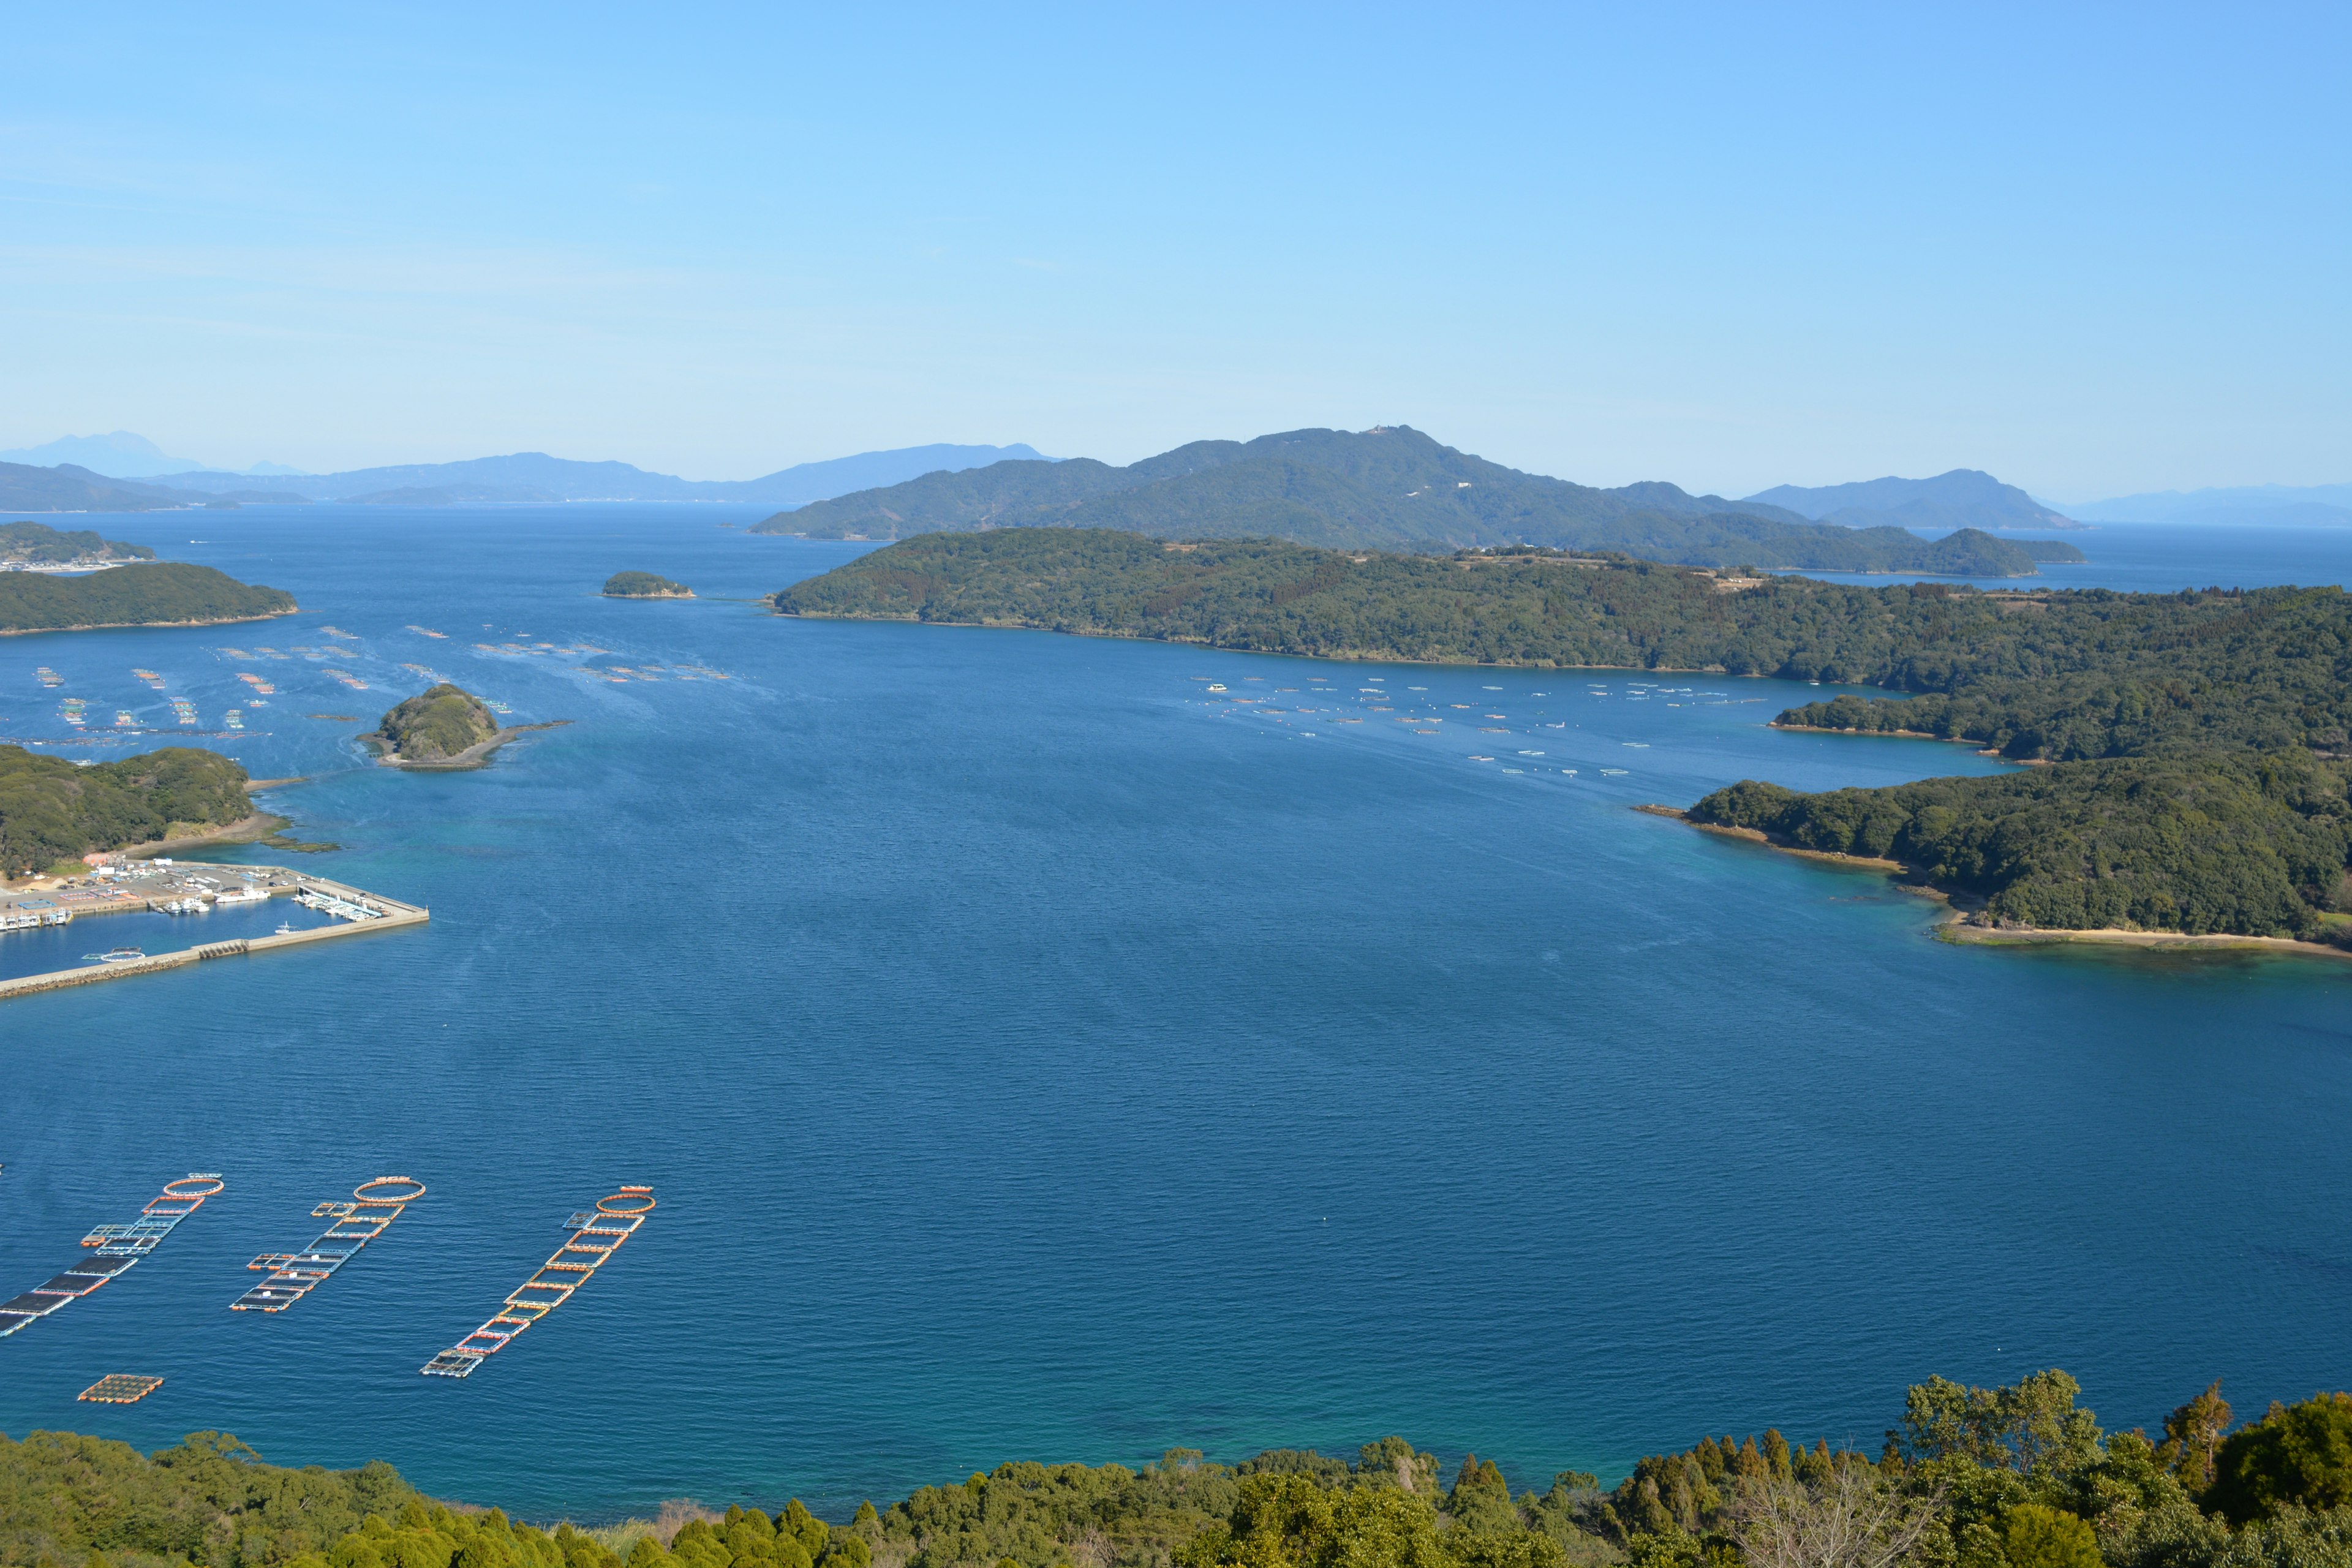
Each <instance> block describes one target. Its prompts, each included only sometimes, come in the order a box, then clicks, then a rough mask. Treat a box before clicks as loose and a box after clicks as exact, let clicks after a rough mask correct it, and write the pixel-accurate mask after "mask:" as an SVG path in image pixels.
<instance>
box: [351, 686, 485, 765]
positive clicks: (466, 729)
mask: <svg viewBox="0 0 2352 1568" xmlns="http://www.w3.org/2000/svg"><path fill="white" fill-rule="evenodd" d="M498 732H499V721H498V719H497V717H496V716H495V715H494V714H492V713H491V712H490V710H489V708H488V706H487V705H486V704H485V703H484V702H483V701H482V700H481V699H480V698H478V697H476V696H475V695H473V693H471V692H469V691H467V690H464V689H461V688H458V687H456V686H452V685H450V684H449V683H448V682H447V681H446V680H445V681H443V682H442V683H441V684H440V685H438V686H436V687H433V688H432V689H429V690H425V691H421V692H419V693H417V694H416V695H415V696H414V697H412V698H410V699H409V700H407V701H405V702H403V703H401V704H399V705H398V706H396V707H394V709H393V710H391V711H390V712H388V713H386V714H385V715H384V716H383V720H382V721H379V722H378V723H377V725H376V727H375V729H374V731H373V732H372V733H371V734H370V735H369V736H368V737H367V738H368V739H369V740H371V741H373V742H375V743H376V744H377V745H378V746H379V747H380V748H381V749H382V750H383V751H384V752H386V753H388V754H389V755H390V756H391V757H393V758H394V759H395V760H397V761H400V762H404V763H439V762H446V761H447V760H448V759H450V758H451V757H454V756H456V755H457V753H458V752H463V751H465V750H467V748H469V747H472V746H478V745H480V744H481V743H482V742H485V741H488V740H492V739H494V738H496V736H497V735H498Z"/></svg>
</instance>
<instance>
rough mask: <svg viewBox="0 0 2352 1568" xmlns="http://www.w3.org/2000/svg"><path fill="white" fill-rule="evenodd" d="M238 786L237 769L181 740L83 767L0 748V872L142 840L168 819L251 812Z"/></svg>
mask: <svg viewBox="0 0 2352 1568" xmlns="http://www.w3.org/2000/svg"><path fill="white" fill-rule="evenodd" d="M245 783H246V773H245V770H244V769H243V768H241V767H239V766H237V765H236V763H233V762H231V761H229V760H228V759H227V758H226V757H224V756H222V755H220V754H219V753H218V752H205V751H198V750H196V749H194V747H189V746H166V747H164V748H163V750H161V751H154V752H142V754H140V755H138V756H135V757H125V758H123V759H122V760H121V762H118V763H98V764H96V765H95V766H92V767H87V768H84V767H76V766H75V765H74V764H73V763H69V762H67V761H66V760H65V759H64V758H62V757H45V756H42V755H40V754H38V753H37V752H28V751H26V749H25V748H24V747H22V746H0V876H8V877H21V876H24V875H25V874H26V873H27V872H30V871H46V870H47V869H48V868H50V867H51V866H54V865H56V864H58V862H59V861H61V860H74V859H79V858H80V857H82V856H84V855H87V854H89V853H90V852H91V851H92V850H98V849H120V848H121V847H124V846H125V845H130V844H144V843H148V842H150V841H152V840H154V839H158V838H163V837H168V835H167V833H166V829H168V828H169V827H171V826H173V824H175V823H178V824H186V825H191V826H206V827H222V826H227V825H228V824H230V823H233V822H241V821H243V820H244V819H245V818H246V817H247V816H250V815H252V811H253V807H252V806H251V805H248V804H247V801H246V795H245Z"/></svg>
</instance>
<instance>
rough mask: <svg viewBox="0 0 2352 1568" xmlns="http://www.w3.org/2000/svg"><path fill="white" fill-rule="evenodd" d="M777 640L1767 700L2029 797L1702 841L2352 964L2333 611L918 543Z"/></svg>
mask: <svg viewBox="0 0 2352 1568" xmlns="http://www.w3.org/2000/svg"><path fill="white" fill-rule="evenodd" d="M775 604H776V607H777V608H778V609H779V610H781V611H782V612H784V613H786V614H795V615H819V616H856V617H864V618H877V619H885V618H887V619H907V620H927V621H953V622H964V623H971V624H978V625H989V626H1037V627H1045V628H1050V629H1053V630H1056V631H1068V632H1079V633H1089V634H1096V635H1104V636H1119V637H1160V638H1166V639H1168V640H1171V641H1180V642H1198V643H1204V644H1208V645H1210V646H1213V647H1231V648H1246V649H1252V650H1255V651H1261V652H1267V653H1287V654H1303V655H1309V656H1314V657H1320V658H1400V659H1415V660H1424V661H1433V662H1475V663H1491V664H1513V665H1526V666H1534V667H1538V668H1550V667H1554V666H1588V667H1589V666H1600V667H1609V668H1640V669H1685V670H1707V671H1711V672H1721V673H1724V674H1729V675H1774V676H1780V677H1784V678H1788V679H1801V680H1820V681H1835V682H1842V683H1844V682H1851V683H1855V684H1867V685H1874V686H1880V687H1886V688H1891V689H1894V690H1895V691H1897V692H1903V693H1908V694H1909V695H1906V696H1899V697H1892V698H1861V697H1854V696H1842V697H1837V698H1834V699H1832V700H1829V701H1825V702H1820V703H1813V704H1809V705H1807V706H1805V707H1802V708H1798V709H1792V710H1789V711H1788V712H1785V713H1782V714H1781V715H1780V719H1779V720H1778V722H1780V723H1781V724H1784V725H1801V726H1807V727H1812V728H1820V729H1833V730H1847V731H1864V732H1876V733H1900V734H1916V735H1928V736H1935V737H1938V738H1941V739H1947V740H1958V741H1967V742H1971V743H1973V744H1976V745H1978V746H1979V747H1981V748H1983V749H1985V750H1988V751H1991V752H1998V753H1999V754H2000V755H2002V756H2005V757H2009V758H2011V759H2013V760H2016V761H2021V762H2028V761H2030V762H2042V763H2055V764H2056V765H2055V766H2053V767H2050V768H2047V769H2039V770H2036V771H2035V772H2034V773H2032V774H2029V775H2025V776H2010V777H2001V778H1975V779H1969V778H1955V779H1934V780H1929V781H1927V782H1926V783H1924V784H1905V785H1899V786H1895V787H1894V788H1888V789H1877V790H1840V791H1834V792H1830V793H1826V794H1822V795H1795V794H1793V793H1791V792H1790V791H1788V790H1784V789H1780V788H1779V787H1778V786H1775V785H1772V784H1758V783H1755V782H1754V781H1748V782H1744V783H1742V784H1738V785H1736V786H1734V787H1733V788H1731V789H1727V790H1724V791H1720V792H1717V794H1715V795H1710V796H1708V797H1707V798H1706V800H1704V801H1702V802H1700V803H1699V804H1698V805H1697V806H1696V807H1695V808H1694V810H1693V813H1692V815H1693V816H1695V817H1696V818H1697V819H1698V820H1701V821H1706V822H1710V823H1717V824H1720V825H1723V826H1737V827H1747V828H1754V829H1757V830H1759V831H1761V832H1764V833H1766V834H1767V835H1769V836H1770V837H1774V838H1776V839H1779V840H1780V841H1783V842H1786V843H1790V844H1793V845H1797V846H1800V847H1807V848H1816V849H1824V850H1832V851H1836V852H1839V853H1844V854H1853V855H1864V856H1873V857H1885V858H1894V859H1898V860H1901V861H1904V862H1906V864H1908V865H1910V866H1912V867H1913V868H1916V871H1917V872H1918V874H1919V875H1921V876H1924V877H1927V878H1928V879H1931V880H1933V881H1935V882H1936V883H1937V885H1939V886H1947V887H1950V888H1954V889H1963V890H1966V891H1968V892H1970V893H1973V894H1976V895H1979V896H1981V897H1983V898H1985V899H1986V900H1989V903H1988V906H1987V909H1986V910H1985V912H1984V914H1983V916H1982V918H1984V919H1987V920H1990V921H2011V922H2016V923H2022V924H2029V925H2037V926H2048V927H2056V928H2065V929H2075V930H2081V929H2089V928H2097V927H2104V926H2133V927H2140V928H2144V929H2151V930H2167V931H2192V932H2234V933H2240V934H2247V935H2263V936H2297V937H2317V938H2322V939H2330V938H2332V939H2334V940H2338V941H2344V942H2352V921H2347V920H2346V919H2345V918H2344V917H2345V916H2347V915H2352V885H2347V879H2346V869H2347V854H2352V843H2347V833H2352V805H2347V769H2346V767H2345V766H2344V765H2343V764H2344V763H2346V762H2347V761H2352V738H2347V731H2352V596H2347V595H2346V594H2345V593H2344V592H2343V591H2342V590H2341V589H2337V588H2332V587H2331V588H2260V589H2209V590H2206V591H2204V592H2201V593H2181V594H2167V595H2149V594H2117V593H2110V592H2107V591H2105V590H2103V589H2090V590H2081V591H2075V592H2065V593H2058V592H2049V593H2038V594H2032V595H2025V594H2013V593H2000V594H1993V593H1979V592H1977V591H1976V590H1974V589H1970V588H1953V587H1948V586H1946V585H1943V584H1903V585H1899V586H1889V587H1877V588H1870V587H1854V586H1849V585H1845V584H1832V583H1818V582H1811V581H1808V580H1806V579H1803V578H1789V577H1778V578H1770V577H1768V578H1760V579H1759V578H1758V577H1754V576H1749V575H1738V574H1722V573H1717V572H1712V571H1698V570H1692V569H1688V568H1682V567H1675V566H1667V565H1661V564H1659V563H1654V562H1647V561H1638V560H1633V559H1631V558H1629V557H1625V556H1613V555H1612V556H1596V555H1568V554H1562V553H1560V552H1550V551H1534V550H1510V551H1501V552H1459V553H1457V554H1455V555H1454V556H1451V557H1445V558H1438V557H1431V556H1423V555H1391V554H1378V553H1372V552H1364V553H1349V552H1339V551H1328V550H1314V549H1309V548H1307V547H1305V546H1302V545H1295V544H1285V543H1280V542H1271V541H1221V542H1204V543H1201V544H1198V545H1170V544H1167V543H1163V542H1160V541H1157V540H1150V539H1144V538H1140V537H1139V536H1136V535H1133V534H1125V533H1115V532H1107V531H1083V530H1071V529H1051V530H1047V529H1024V530H1002V531H994V532H984V533H964V534H934V535H928V536H925V537H922V538H919V539H912V540H908V541H907V542H904V543H900V544H895V545H892V546H890V547H889V548H887V549H885V550H878V551H876V552H873V553H872V554H869V555H866V556H863V557H861V558H860V559H858V560H856V561H854V562H851V563H848V564H846V565H845V566H842V567H839V568H837V569H835V571H832V572H829V573H827V574H824V576H821V577H817V578H814V579H812V580H811V581H809V582H806V583H801V584H795V585H794V586H793V587H791V588H788V589H786V590H784V591H783V592H782V593H781V594H778V595H776V596H775Z"/></svg>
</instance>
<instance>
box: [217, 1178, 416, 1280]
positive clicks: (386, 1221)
mask: <svg viewBox="0 0 2352 1568" xmlns="http://www.w3.org/2000/svg"><path fill="white" fill-rule="evenodd" d="M424 1195H425V1184H424V1183H423V1182H420V1181H416V1180H415V1179H414V1178H412V1177H408V1176H378V1177H376V1178H375V1180H373V1181H372V1182H362V1183H361V1184H359V1185H358V1186H356V1187H354V1188H352V1201H351V1202H350V1203H347V1204H345V1203H333V1202H329V1203H323V1204H320V1205H319V1206H318V1207H317V1208H314V1209H312V1210H311V1211H310V1217H311V1218H313V1219H323V1220H326V1221H327V1222H328V1225H327V1228H326V1229H325V1230H323V1231H321V1232H320V1233H319V1236H318V1238H317V1239H316V1240H314V1241H312V1242H311V1243H310V1246H309V1247H305V1248H304V1249H303V1250H301V1251H300V1252H265V1253H263V1254H262V1255H261V1256H260V1257H258V1258H255V1259H254V1260H253V1261H252V1262H250V1263H248V1264H247V1265H246V1267H247V1268H257V1269H260V1270H261V1271H262V1272H263V1273H265V1274H267V1275H268V1279H264V1280H263V1281H262V1282H261V1283H260V1284H258V1285H256V1286H255V1287H254V1288H253V1289H250V1290H247V1292H246V1293H245V1294H244V1295H242V1296H239V1297H238V1298H237V1299H236V1300H234V1301H231V1302H230V1303H229V1304H228V1309H229V1310H230V1311H232V1312H282V1311H284V1310H286V1309H287V1308H289V1307H290V1306H292V1305H293V1304H294V1303H295V1302H297V1301H299V1300H301V1299H302V1298H303V1297H305V1296H307V1295H309V1294H310V1291H311V1290H312V1289H316V1288H317V1287H318V1286H319V1285H320V1284H321V1283H323V1282H324V1281H325V1280H326V1279H327V1277H328V1276H329V1275H331V1274H332V1273H333V1272H334V1271H335V1270H336V1269H338V1268H341V1267H342V1266H343V1265H344V1264H346V1263H349V1262H350V1261H351V1260H352V1258H356V1257H358V1256H359V1251H360V1248H361V1247H365V1246H366V1245H367V1244H368V1243H369V1242H371V1241H373V1240H374V1239H375V1238H376V1237H379V1236H382V1235H383V1233H384V1232H385V1231H386V1230H388V1229H390V1228H391V1226H392V1222H393V1221H394V1220H396V1219H398V1218H399V1217H400V1215H401V1213H402V1211H403V1210H404V1209H406V1208H407V1207H408V1205H410V1204H413V1203H415V1201H416V1200H417V1199H419V1198H421V1197H423V1196H424Z"/></svg>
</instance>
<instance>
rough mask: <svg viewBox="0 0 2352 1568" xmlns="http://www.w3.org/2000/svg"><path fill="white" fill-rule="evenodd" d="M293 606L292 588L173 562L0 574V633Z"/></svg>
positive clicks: (227, 616) (241, 617)
mask: <svg viewBox="0 0 2352 1568" xmlns="http://www.w3.org/2000/svg"><path fill="white" fill-rule="evenodd" d="M300 607H301V606H300V605H297V604H295V602H294V595H291V594H286V593H280V592H279V591H278V589H276V588H265V587H262V586H260V585H258V584H245V583H240V582H238V581H237V580H236V578H234V577H231V576H229V575H228V574H226V573H224V572H216V571H215V570H214V569H213V568H211V567H209V566H192V565H189V564H187V563H184V562H178V561H159V562H142V563H139V564H137V565H132V566H117V567H114V568H112V569H111V570H110V571H105V572H93V573H91V574H89V576H87V577H59V576H53V575H51V574H47V573H44V572H0V633H9V632H64V631H91V630H96V629H98V628H100V627H102V626H214V625H218V624H220V623H222V622H226V621H259V620H267V619H268V618H269V617H270V616H290V615H292V614H294V613H295V611H297V610H298V609H299V608H300Z"/></svg>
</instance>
